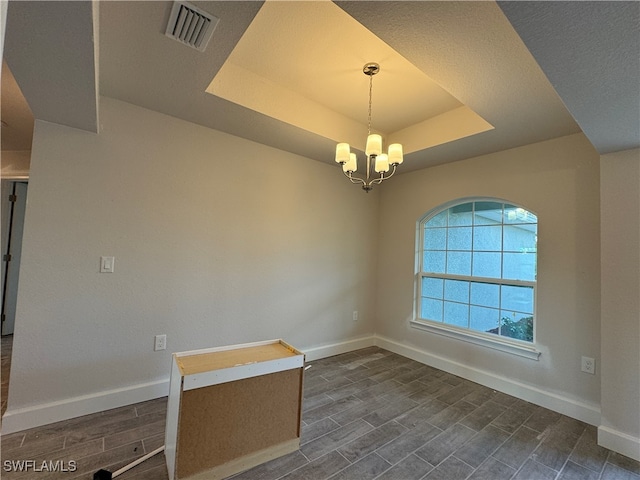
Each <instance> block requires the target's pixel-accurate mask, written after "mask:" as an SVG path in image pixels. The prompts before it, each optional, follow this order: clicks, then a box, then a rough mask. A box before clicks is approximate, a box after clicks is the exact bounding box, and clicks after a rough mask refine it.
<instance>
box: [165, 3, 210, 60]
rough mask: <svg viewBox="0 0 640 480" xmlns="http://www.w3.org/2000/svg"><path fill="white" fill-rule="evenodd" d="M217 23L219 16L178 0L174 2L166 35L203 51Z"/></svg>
mask: <svg viewBox="0 0 640 480" xmlns="http://www.w3.org/2000/svg"><path fill="white" fill-rule="evenodd" d="M217 24H218V18H216V17H214V16H213V15H211V14H210V13H207V12H205V11H204V10H200V9H199V8H197V7H195V6H193V5H191V4H190V3H187V2H181V1H176V2H173V8H172V9H171V15H170V16H169V23H167V31H166V32H165V35H166V36H167V37H170V38H173V39H175V40H178V41H179V42H181V43H184V44H185V45H189V46H190V47H193V48H195V49H196V50H200V51H201V52H203V51H204V49H205V48H207V44H208V43H209V40H211V35H212V34H213V30H214V29H215V28H216V25H217Z"/></svg>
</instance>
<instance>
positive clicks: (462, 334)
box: [409, 320, 542, 361]
mask: <svg viewBox="0 0 640 480" xmlns="http://www.w3.org/2000/svg"><path fill="white" fill-rule="evenodd" d="M409 323H410V325H411V326H412V327H413V328H417V329H418V330H423V331H425V332H430V333H435V334H437V335H443V336H445V337H449V338H455V339H457V340H462V341H464V342H469V343H473V344H474V345H480V346H482V347H487V348H492V349H494V350H499V351H501V352H505V353H510V354H512V355H517V356H519V357H524V358H528V359H529V360H536V361H538V360H539V359H540V355H541V353H542V352H540V351H538V350H536V348H535V347H533V345H532V346H528V345H521V344H520V343H516V342H509V341H505V340H497V339H495V340H494V339H492V338H488V337H485V336H482V335H475V334H473V333H469V332H466V331H463V330H459V329H457V328H454V327H449V326H444V325H436V324H434V323H430V322H426V321H424V320H411V321H410V322H409Z"/></svg>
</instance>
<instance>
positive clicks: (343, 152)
mask: <svg viewBox="0 0 640 480" xmlns="http://www.w3.org/2000/svg"><path fill="white" fill-rule="evenodd" d="M350 152H351V150H350V148H349V144H348V143H339V144H338V145H336V162H337V163H342V164H343V165H344V164H345V163H347V162H348V161H349V153H350Z"/></svg>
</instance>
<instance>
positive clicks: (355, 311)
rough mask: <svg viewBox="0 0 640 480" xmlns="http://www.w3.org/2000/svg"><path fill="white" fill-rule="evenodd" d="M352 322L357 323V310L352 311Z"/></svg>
mask: <svg viewBox="0 0 640 480" xmlns="http://www.w3.org/2000/svg"><path fill="white" fill-rule="evenodd" d="M353 321H354V322H357V321H358V311H357V310H354V311H353Z"/></svg>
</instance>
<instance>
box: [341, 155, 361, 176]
mask: <svg viewBox="0 0 640 480" xmlns="http://www.w3.org/2000/svg"><path fill="white" fill-rule="evenodd" d="M342 170H343V171H344V172H355V171H356V170H358V159H357V158H356V154H355V153H351V154H350V155H349V161H348V162H347V163H345V164H343V165H342Z"/></svg>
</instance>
